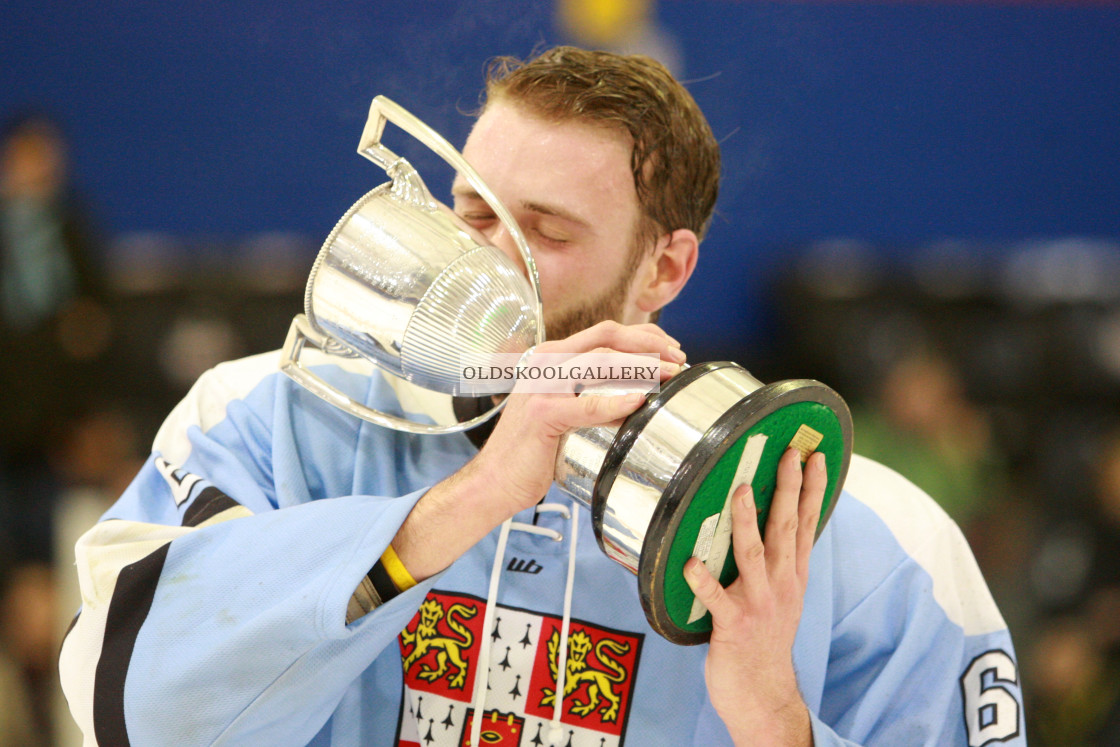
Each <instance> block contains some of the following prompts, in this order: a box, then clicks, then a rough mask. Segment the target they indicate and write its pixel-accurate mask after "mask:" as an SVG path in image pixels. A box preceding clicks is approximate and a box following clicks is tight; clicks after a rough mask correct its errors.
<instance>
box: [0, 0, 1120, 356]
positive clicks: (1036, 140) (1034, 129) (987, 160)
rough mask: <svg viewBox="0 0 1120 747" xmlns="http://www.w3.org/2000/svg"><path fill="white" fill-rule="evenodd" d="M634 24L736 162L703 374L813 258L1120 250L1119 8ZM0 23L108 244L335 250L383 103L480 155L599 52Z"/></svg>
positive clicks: (169, 17)
mask: <svg viewBox="0 0 1120 747" xmlns="http://www.w3.org/2000/svg"><path fill="white" fill-rule="evenodd" d="M617 4H619V3H609V2H608V3H599V4H598V5H605V6H607V10H606V11H603V12H604V13H606V14H607V15H608V16H609V14H610V6H612V5H617ZM574 5H577V6H578V5H580V3H574ZM583 5H587V6H590V7H591V9H592V11H594V6H596V5H597V4H596V3H583ZM621 5H623V6H626V5H630V4H628V3H621ZM634 5H635V6H636V7H637V8H638V10H637V11H631V12H632V13H635V14H638V15H639V16H640V18H641V19H642V22H647V23H648V29H647V31H646V33H645V37H644V39H637V40H635V39H632V38H627V34H626V30H625V29H620V30H617V31H614V32H611V31H610V30H609V29H608V30H606V31H602V32H601V36H600V38H599V39H592V40H591V41H592V42H595V41H603V40H606V41H608V42H612V41H617V42H619V43H620V44H622V43H625V44H631V45H634V46H637V47H638V48H643V49H649V50H652V51H654V52H660V53H661V56H662V57H663V58H665V59H667V61H669V62H671V63H672V64H673V67H674V68H675V69H676V71H677V73H678V75H679V76H680V77H682V78H683V79H685V80H688V81H691V83H690V89H691V90H692V92H693V94H694V95H695V97H696V98H697V100H698V101H699V103H700V105H701V107H702V108H703V110H704V111H705V112H706V113H707V114H708V116H709V118H710V120H711V122H712V126H713V128H714V130H715V132H716V134H717V136H718V137H719V138H720V139H721V141H722V142H723V148H724V159H725V160H724V181H723V191H722V195H721V199H720V202H719V208H718V209H719V217H718V218H717V221H716V223H715V226H714V228H713V230H712V233H711V236H710V239H709V240H708V242H707V243H706V244H705V245H704V252H703V256H702V260H701V264H700V269H699V272H698V275H697V277H696V280H695V281H694V282H693V283H692V284H691V285H690V286H689V288H688V290H687V292H686V294H685V297H684V298H683V299H682V301H681V302H680V303H678V304H676V306H674V307H671V309H670V310H669V311H668V312H667V314H666V317H665V321H666V324H667V325H668V326H669V327H670V329H671V331H673V332H674V333H676V334H681V335H683V336H684V337H685V338H686V339H688V340H689V341H690V344H691V345H692V346H693V349H694V350H696V351H697V352H698V353H700V354H703V355H704V356H706V357H712V356H724V357H726V356H735V357H739V358H742V357H744V356H745V357H748V358H749V357H750V356H751V353H752V350H754V351H757V353H756V354H760V355H768V354H769V353H770V352H771V345H772V342H771V340H770V339H769V337H770V335H769V333H770V332H771V331H772V325H771V321H772V320H771V319H770V317H769V316H768V314H769V311H768V306H767V303H766V298H765V297H766V293H767V292H766V290H765V281H767V280H768V279H769V278H770V277H771V276H772V275H773V273H774V272H775V271H776V270H778V269H780V268H782V267H783V265H786V264H787V263H788V261H789V259H790V251H791V247H793V246H798V245H804V244H806V243H809V242H813V241H816V240H819V239H822V238H830V237H854V238H859V239H862V240H867V241H870V242H872V243H873V245H874V247H875V250H876V251H883V252H891V251H899V250H900V249H905V248H907V247H910V246H912V245H914V244H915V243H920V242H929V241H932V240H940V239H947V238H953V239H956V238H961V237H967V238H970V239H980V240H983V241H984V242H985V243H986V244H989V245H992V246H995V247H996V248H995V250H996V251H998V250H999V249H1000V248H1001V247H1006V246H1009V245H1011V244H1014V243H1015V242H1018V241H1021V240H1024V239H1038V238H1045V237H1052V236H1067V235H1078V236H1105V237H1115V236H1118V235H1120V209H1118V206H1120V9H1118V8H1117V7H1116V6H1115V5H1109V4H1093V3H1088V4H1077V3H1046V2H1030V3H1007V2H998V3H974V2H968V3H965V2H947V3H934V2H923V3H905V2H893V3H892V2H888V3H876V4H871V3H859V2H837V3H782V2H777V3H776V2H746V1H736V0H707V1H704V0H663V1H662V2H660V3H659V4H656V5H648V6H644V4H642V3H637V4H634ZM643 6H644V7H643ZM592 11H586V12H588V13H590V12H592ZM2 12H3V23H2V24H0V111H3V112H9V111H15V110H18V109H20V108H21V107H23V106H31V105H33V106H36V107H43V108H46V109H47V110H49V111H51V112H54V113H56V114H57V116H58V117H59V118H60V119H61V120H62V122H63V123H64V125H65V127H66V131H67V134H68V135H69V137H70V139H71V141H72V146H73V152H74V154H75V155H74V166H75V172H76V179H77V183H78V185H79V187H80V188H81V189H82V191H83V193H85V194H87V195H88V196H89V197H90V198H91V199H92V200H93V201H94V204H95V206H96V208H97V215H98V217H99V218H100V219H101V221H102V223H103V228H104V229H106V230H107V231H108V232H110V233H112V234H114V235H117V236H120V235H123V234H126V233H131V232H136V231H154V232H159V233H164V234H168V235H170V236H172V237H175V238H178V239H181V240H183V241H181V242H180V243H182V244H185V245H187V246H189V247H191V249H192V251H197V250H198V247H199V246H204V245H206V244H207V243H208V242H209V243H210V244H213V245H216V246H217V249H216V250H217V251H221V252H235V251H236V245H237V243H238V240H240V239H242V238H244V237H246V236H248V235H250V234H254V233H259V232H273V231H287V232H292V233H295V234H298V235H300V236H304V237H307V238H308V239H310V240H312V243H314V242H317V241H318V240H319V239H320V237H322V236H325V234H326V233H327V232H328V231H329V229H330V227H331V226H332V225H333V223H334V221H335V220H336V219H337V217H338V216H339V215H341V213H342V212H343V211H344V210H345V209H346V208H347V207H348V206H349V205H350V204H351V203H352V202H353V201H354V200H355V199H356V198H357V197H358V196H359V195H360V194H362V193H363V192H364V191H365V190H366V189H367V188H369V187H370V186H372V185H375V184H377V183H379V182H380V181H381V180H383V177H382V175H381V174H380V173H377V172H375V171H374V170H372V169H371V166H370V165H369V164H367V163H366V162H365V161H364V159H361V158H359V157H357V156H356V155H355V153H354V148H355V146H356V142H357V137H358V135H359V134H360V132H361V128H362V125H363V123H364V121H365V115H366V112H367V108H368V105H369V101H370V99H371V98H372V97H373V96H374V95H376V94H385V95H388V96H389V97H391V98H394V99H396V100H397V101H398V102H399V103H401V104H403V105H405V106H406V107H407V108H409V109H411V110H412V111H413V112H414V113H416V114H417V115H418V116H420V117H421V118H422V119H424V120H425V121H427V122H428V123H429V124H431V125H432V126H433V127H435V128H436V129H437V130H438V131H440V132H442V133H443V134H445V136H446V137H447V138H448V139H449V140H451V141H452V142H453V143H456V144H457V145H458V144H461V143H462V141H463V139H464V137H465V133H466V131H467V129H468V127H469V124H470V119H469V117H467V116H463V114H462V112H464V111H467V110H469V109H471V108H472V107H473V106H475V105H476V104H477V101H478V98H477V97H478V89H479V87H480V82H481V78H482V70H483V67H484V64H485V62H486V60H487V59H488V58H489V57H491V56H493V55H494V54H498V53H509V54H515V55H521V56H524V55H527V54H529V53H530V52H531V51H532V50H533V49H534V48H535V47H537V46H540V45H544V44H552V43H556V42H562V41H573V40H574V41H577V42H580V41H583V42H584V43H586V40H582V39H580V38H579V37H578V35H577V34H576V33H575V31H573V28H572V24H570V23H569V24H566V23H563V22H562V21H561V20H559V14H558V8H557V3H556V2H555V0H528V1H526V0H519V1H518V2H510V1H503V0H477V1H476V2H466V3H464V2H451V1H449V0H425V1H424V2H417V3H376V2H374V3H332V2H325V3H315V4H310V3H295V2H273V3H264V2H230V3H214V2H199V3H184V4H179V5H176V6H174V8H172V7H171V6H168V5H165V4H157V3H144V2H119V1H115V2H106V3H81V2H54V3H42V2H34V1H33V0H8V1H7V2H6V3H5V7H4V10H3V11H2ZM615 12H616V13H619V14H622V13H624V11H615ZM601 14H602V13H601ZM592 22H594V19H592ZM607 23H609V18H607V19H606V20H601V21H600V25H604V24H607ZM632 23H633V22H632ZM611 33H614V37H613V39H612V38H611ZM620 40H621V41H620ZM143 259H144V257H143V254H141V255H140V256H139V257H137V256H134V255H129V257H128V260H129V261H130V262H138V261H143ZM308 261H309V260H308Z"/></svg>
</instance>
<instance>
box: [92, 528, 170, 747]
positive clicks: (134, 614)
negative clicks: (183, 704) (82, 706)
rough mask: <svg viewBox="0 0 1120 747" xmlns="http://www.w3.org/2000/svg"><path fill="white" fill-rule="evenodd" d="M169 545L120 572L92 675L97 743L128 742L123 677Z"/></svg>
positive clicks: (94, 725)
mask: <svg viewBox="0 0 1120 747" xmlns="http://www.w3.org/2000/svg"><path fill="white" fill-rule="evenodd" d="M170 548H171V543H170V542H168V543H167V544H166V545H163V546H162V547H160V548H159V549H158V550H156V551H155V552H153V553H151V554H150V555H148V556H146V557H144V558H141V559H140V560H137V561H136V562H135V563H132V564H131V565H126V566H125V567H124V568H122V569H121V572H120V573H119V574H117V585H116V587H115V588H114V589H113V598H112V599H111V600H110V601H109V611H108V613H107V615H106V618H105V638H104V639H103V641H102V643H101V658H99V659H98V660H97V670H96V671H95V673H94V678H93V731H94V735H95V736H96V737H97V743H98V744H103V745H114V747H116V746H117V745H128V744H129V742H128V731H127V729H126V728H125V723H124V680H125V676H126V675H127V674H128V665H129V663H130V662H131V660H132V651H133V649H134V648H135V647H136V637H137V636H138V635H139V634H140V626H141V625H143V624H144V620H145V619H146V618H147V617H148V611H149V610H150V609H151V608H152V600H153V599H154V598H155V595H156V584H157V583H158V582H159V576H160V573H161V572H162V571H163V564H164V562H165V561H166V560H167V553H168V550H169V549H170Z"/></svg>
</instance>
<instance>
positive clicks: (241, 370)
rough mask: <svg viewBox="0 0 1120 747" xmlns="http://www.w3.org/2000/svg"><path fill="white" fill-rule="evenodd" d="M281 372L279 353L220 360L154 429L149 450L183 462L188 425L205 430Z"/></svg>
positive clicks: (184, 459) (187, 454)
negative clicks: (228, 360) (236, 403)
mask: <svg viewBox="0 0 1120 747" xmlns="http://www.w3.org/2000/svg"><path fill="white" fill-rule="evenodd" d="M279 372H280V352H279V351H275V350H274V351H272V352H269V353H261V354H260V355H254V356H251V357H248V358H242V359H241V360H237V361H231V362H229V363H221V364H219V365H217V366H215V367H214V368H212V369H210V370H209V371H207V372H206V373H204V374H202V376H200V377H199V379H198V381H196V382H195V383H194V386H192V387H191V390H190V391H189V392H187V396H186V397H184V398H183V400H182V401H181V402H179V404H178V405H176V406H175V409H174V410H172V411H171V414H170V415H168V416H167V419H166V420H164V421H163V425H161V426H160V429H159V431H157V432H156V437H155V441H154V443H153V444H152V451H158V452H159V453H161V454H162V455H163V456H164V458H165V459H167V460H168V461H169V462H171V463H172V464H183V463H184V462H185V461H186V460H187V457H189V456H190V450H191V445H190V442H188V441H187V428H189V427H190V426H192V425H197V426H198V427H199V428H201V429H202V430H203V431H204V432H205V431H208V430H209V429H210V428H211V427H213V426H214V425H216V424H218V423H220V422H221V421H222V420H223V419H224V418H225V416H226V406H227V405H228V404H229V403H230V402H232V401H234V400H236V399H241V398H242V397H245V396H247V395H248V394H249V392H251V391H252V390H253V388H254V387H255V386H257V384H259V383H260V382H261V380H262V379H264V378H265V377H266V376H268V375H270V374H273V373H279Z"/></svg>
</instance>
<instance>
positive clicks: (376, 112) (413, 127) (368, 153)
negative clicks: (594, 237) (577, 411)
mask: <svg viewBox="0 0 1120 747" xmlns="http://www.w3.org/2000/svg"><path fill="white" fill-rule="evenodd" d="M386 122H392V123H393V124H395V125H396V126H397V127H400V128H401V129H402V130H404V131H405V132H407V133H408V134H410V135H412V136H413V137H414V138H416V139H417V140H419V141H420V142H421V143H423V144H424V145H426V146H427V147H428V148H429V149H431V150H432V151H433V152H435V154H436V155H438V156H439V157H440V158H442V159H443V160H444V162H445V163H446V164H447V165H448V166H450V167H451V168H453V169H455V170H456V171H457V172H458V173H460V174H462V175H463V178H464V179H466V180H467V182H468V183H469V184H470V185H471V186H472V187H474V189H475V191H476V192H478V194H479V196H480V197H482V199H483V200H485V201H486V203H487V204H488V205H490V207H491V208H493V210H494V214H495V215H497V216H498V219H499V220H500V221H501V222H502V223H503V224H504V225H505V227H506V230H507V231H509V234H510V236H511V237H513V241H514V244H515V245H516V246H517V251H518V253H519V254H520V255H521V260H522V262H524V263H525V269H526V272H527V273H528V275H529V283H530V285H532V286H533V301H534V307H535V308H534V312H535V315H536V318H537V340H536V344H538V345H539V344H540V343H542V342H544V339H545V333H544V311H543V308H542V306H541V283H540V277H539V276H538V275H537V264H536V262H534V261H533V255H532V253H531V252H530V251H529V242H528V241H526V240H525V234H524V233H522V232H521V227H520V226H519V225H517V221H516V220H514V219H513V216H512V215H511V214H510V212H509V211H508V210H507V209H506V207H505V205H503V204H502V202H501V200H499V199H498V196H497V195H495V194H494V193H493V191H491V189H490V187H488V186H487V185H486V182H484V181H482V177H480V176H479V175H478V172H477V171H475V170H474V168H473V167H472V166H471V165H470V164H469V163H467V161H466V159H464V158H463V156H462V154H460V153H459V151H458V150H456V149H455V147H454V146H452V145H451V143H449V142H447V140H445V139H444V138H443V136H441V135H440V134H439V133H438V132H436V131H435V130H433V129H432V128H431V127H429V126H428V125H426V124H425V123H424V122H422V121H420V120H419V119H417V118H416V117H415V116H413V115H412V114H411V113H409V112H408V111H407V110H405V109H404V108H403V107H402V106H400V105H399V104H397V103H396V102H394V101H392V100H391V99H388V98H386V97H384V96H377V97H375V98H374V99H373V103H371V104H370V107H369V119H367V120H366V126H365V129H363V130H362V137H361V140H360V141H359V142H358V153H359V154H361V155H362V156H364V157H366V158H368V159H369V160H371V161H373V162H374V163H375V164H377V165H378V166H380V167H381V168H383V169H384V170H385V171H386V173H388V174H389V176H390V177H392V179H393V190H394V193H395V194H397V195H399V196H402V197H403V198H405V199H408V200H410V201H413V202H414V204H419V205H421V206H423V207H428V205H429V204H431V206H432V207H431V209H434V201H433V200H432V197H431V195H430V194H429V193H428V190H427V188H426V187H425V186H424V183H423V182H422V181H420V177H419V175H417V174H416V171H415V170H414V169H413V168H412V166H411V165H409V164H408V162H407V161H406V160H405V159H403V158H400V157H399V156H397V155H396V154H395V153H393V151H391V150H389V149H388V148H386V147H385V146H384V145H383V144H382V143H381V136H382V134H383V133H384V132H385V123H386Z"/></svg>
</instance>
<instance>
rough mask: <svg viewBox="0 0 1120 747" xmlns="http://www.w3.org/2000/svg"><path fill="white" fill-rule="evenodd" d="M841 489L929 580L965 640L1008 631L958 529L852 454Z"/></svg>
mask: <svg viewBox="0 0 1120 747" xmlns="http://www.w3.org/2000/svg"><path fill="white" fill-rule="evenodd" d="M844 489H845V490H846V491H847V492H848V493H849V494H851V495H852V496H853V497H854V498H856V499H857V500H858V501H859V502H860V503H863V504H864V505H866V506H867V507H868V508H870V509H871V510H872V511H874V512H875V513H876V514H877V515H878V516H879V518H881V519H882V520H883V522H884V523H885V524H886V525H887V528H888V529H890V531H891V533H892V534H894V536H895V538H896V539H897V540H898V543H899V544H900V545H901V546H902V549H903V550H905V551H906V553H907V554H908V555H910V557H912V558H913V559H914V560H915V561H916V562H917V563H918V564H919V565H920V566H921V567H922V568H924V569H925V570H926V572H927V573H929V575H930V576H931V577H932V578H933V596H934V598H935V599H936V600H937V602H938V604H940V605H941V607H942V609H944V610H945V614H946V615H948V617H949V619H950V620H952V621H953V622H954V623H956V624H957V625H960V626H961V627H962V628H963V629H964V632H965V634H966V635H983V634H985V633H991V632H994V631H997V630H1002V629H1003V628H1005V627H1007V626H1006V623H1004V621H1003V617H1002V615H1000V612H999V609H998V608H997V607H996V603H995V600H993V599H992V594H991V592H990V591H989V590H988V586H987V584H986V583H985V581H984V578H983V575H982V574H981V573H980V568H979V567H978V566H977V565H976V560H975V558H974V557H973V555H972V550H971V548H969V546H968V542H967V540H965V538H964V535H963V534H962V533H961V530H960V528H959V527H958V526H957V525H956V523H954V522H953V520H952V519H950V518H949V516H948V515H947V514H946V513H945V511H944V510H943V509H942V508H941V507H940V506H938V505H937V503H935V502H934V500H933V499H932V498H930V497H929V496H928V495H926V493H925V492H923V491H922V490H921V489H919V488H918V487H917V486H916V485H914V484H913V483H911V482H910V481H909V480H907V479H906V478H904V477H903V476H901V475H899V474H898V473H897V472H895V471H894V470H891V469H890V468H888V467H884V466H883V465H881V464H879V463H878V462H874V461H872V460H870V459H867V458H865V457H861V456H858V455H855V454H853V455H852V461H851V466H850V467H849V469H848V477H847V481H846V482H845V484H844Z"/></svg>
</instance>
